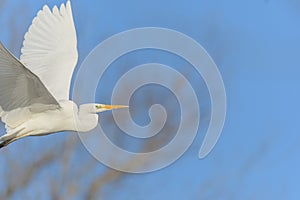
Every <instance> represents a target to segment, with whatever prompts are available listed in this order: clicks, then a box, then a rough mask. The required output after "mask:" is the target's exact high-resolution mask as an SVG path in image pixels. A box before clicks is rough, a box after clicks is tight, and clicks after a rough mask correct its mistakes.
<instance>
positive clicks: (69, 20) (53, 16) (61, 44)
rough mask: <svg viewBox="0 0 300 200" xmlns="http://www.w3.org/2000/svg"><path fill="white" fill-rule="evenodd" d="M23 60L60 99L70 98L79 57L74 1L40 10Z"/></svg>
mask: <svg viewBox="0 0 300 200" xmlns="http://www.w3.org/2000/svg"><path fill="white" fill-rule="evenodd" d="M21 52H22V55H21V62H22V63H23V64H24V65H25V66H26V67H27V68H28V69H30V70H31V71H32V72H33V73H34V74H36V75H37V76H38V77H39V78H40V79H41V81H42V82H43V83H44V85H45V86H46V88H47V89H48V90H49V91H50V93H51V94H52V95H53V96H54V97H55V98H56V99H57V100H58V101H59V100H67V99H69V90H70V84H71V78H72V74H73V71H74V68H75V66H76V63H77V60H78V53H77V39H76V31H75V27H74V22H73V16H72V10H71V3H70V1H68V2H67V3H66V5H64V4H62V5H61V6H60V9H58V8H57V7H56V6H55V7H54V8H53V10H52V12H51V10H50V9H49V7H48V6H44V7H43V10H41V11H39V12H38V14H37V17H35V18H34V19H33V21H32V25H31V26H30V28H29V30H28V32H27V33H26V35H25V39H24V42H23V48H22V50H21Z"/></svg>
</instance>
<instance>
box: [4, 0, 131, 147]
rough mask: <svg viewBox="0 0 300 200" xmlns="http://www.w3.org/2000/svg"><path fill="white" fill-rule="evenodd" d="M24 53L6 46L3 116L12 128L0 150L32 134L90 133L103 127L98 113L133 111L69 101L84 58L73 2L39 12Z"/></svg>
mask: <svg viewBox="0 0 300 200" xmlns="http://www.w3.org/2000/svg"><path fill="white" fill-rule="evenodd" d="M21 52H22V55H21V59H20V60H18V59H17V58H15V57H14V56H13V55H12V54H11V53H10V52H9V51H8V50H7V49H6V48H5V47H4V46H3V45H2V43H1V42H0V118H1V120H2V121H3V122H4V123H5V127H6V134H5V135H3V136H2V137H0V141H2V143H1V144H0V148H1V147H3V146H6V145H7V144H9V143H11V142H13V141H15V140H17V139H20V138H22V137H26V136H41V135H48V134H51V133H56V132H61V131H79V132H87V131H90V130H92V129H94V128H95V127H96V126H97V123H98V115H97V113H99V112H103V111H106V110H111V109H115V108H125V107H127V106H111V105H104V104H94V103H93V104H84V105H81V106H79V108H78V106H77V105H76V104H75V103H74V102H73V101H71V100H69V90H70V84H71V78H72V74H73V71H74V68H75V66H76V63H77V59H78V53H77V39H76V30H75V26H74V22H73V16H72V10H71V3H70V1H67V3H66V5H64V4H62V5H61V6H60V9H58V8H57V7H56V6H54V8H53V9H52V11H51V10H50V9H49V7H48V6H44V7H43V10H41V11H39V12H38V15H37V17H36V18H35V19H34V20H33V22H32V25H31V26H30V28H29V30H28V32H27V33H26V35H25V39H24V42H23V48H22V50H21Z"/></svg>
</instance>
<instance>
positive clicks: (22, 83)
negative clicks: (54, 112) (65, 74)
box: [0, 42, 59, 116]
mask: <svg viewBox="0 0 300 200" xmlns="http://www.w3.org/2000/svg"><path fill="white" fill-rule="evenodd" d="M33 104H37V105H41V106H40V110H39V112H42V111H44V110H49V109H56V108H59V104H58V102H57V101H56V100H55V98H54V97H53V96H52V95H51V94H50V93H49V91H48V90H47V88H46V87H45V86H44V85H43V83H42V82H41V80H40V79H39V78H38V77H37V76H36V75H35V74H33V73H32V72H31V71H30V70H28V69H27V68H26V67H25V66H24V65H23V64H22V63H21V62H20V61H19V60H18V59H17V58H15V57H14V56H13V55H12V54H11V53H10V52H9V51H8V50H7V49H6V48H5V47H4V46H3V44H2V43H1V42H0V116H1V115H2V114H1V113H2V112H3V111H5V112H8V111H12V110H15V109H18V108H25V107H30V106H32V105H33Z"/></svg>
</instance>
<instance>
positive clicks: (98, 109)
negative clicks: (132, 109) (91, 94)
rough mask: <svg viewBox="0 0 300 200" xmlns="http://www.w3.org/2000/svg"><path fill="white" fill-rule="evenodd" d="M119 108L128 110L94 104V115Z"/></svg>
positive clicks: (116, 106)
mask: <svg viewBox="0 0 300 200" xmlns="http://www.w3.org/2000/svg"><path fill="white" fill-rule="evenodd" d="M120 108H128V106H123V105H105V104H95V109H96V113H100V112H104V111H107V110H113V109H120Z"/></svg>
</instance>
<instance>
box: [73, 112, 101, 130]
mask: <svg viewBox="0 0 300 200" xmlns="http://www.w3.org/2000/svg"><path fill="white" fill-rule="evenodd" d="M76 118H77V119H76V124H75V129H76V130H77V131H79V132H88V131H91V130H93V129H94V128H95V127H96V126H97V124H98V115H97V114H91V113H88V112H86V111H85V110H82V109H79V111H78V115H77V117H76Z"/></svg>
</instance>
